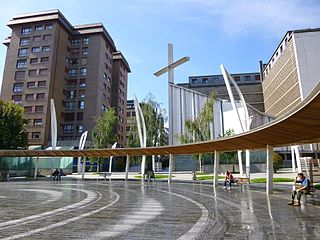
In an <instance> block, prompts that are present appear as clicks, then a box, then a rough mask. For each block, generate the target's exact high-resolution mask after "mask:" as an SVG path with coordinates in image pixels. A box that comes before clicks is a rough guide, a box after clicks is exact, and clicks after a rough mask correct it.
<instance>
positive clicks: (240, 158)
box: [238, 150, 243, 176]
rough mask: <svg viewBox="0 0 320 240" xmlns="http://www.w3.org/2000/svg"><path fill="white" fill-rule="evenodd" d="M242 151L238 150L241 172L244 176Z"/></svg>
mask: <svg viewBox="0 0 320 240" xmlns="http://www.w3.org/2000/svg"><path fill="white" fill-rule="evenodd" d="M241 154H242V151H241V150H238V162H239V172H240V175H241V176H243V166H242V156H241Z"/></svg>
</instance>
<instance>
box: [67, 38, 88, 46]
mask: <svg viewBox="0 0 320 240" xmlns="http://www.w3.org/2000/svg"><path fill="white" fill-rule="evenodd" d="M81 42H82V45H88V44H89V37H84V38H82V39H81V38H75V39H72V40H71V46H80V44H81Z"/></svg>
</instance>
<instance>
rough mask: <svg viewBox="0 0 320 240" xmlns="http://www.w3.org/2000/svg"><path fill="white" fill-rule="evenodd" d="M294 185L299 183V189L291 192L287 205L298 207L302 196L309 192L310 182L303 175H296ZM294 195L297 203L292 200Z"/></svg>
mask: <svg viewBox="0 0 320 240" xmlns="http://www.w3.org/2000/svg"><path fill="white" fill-rule="evenodd" d="M295 183H300V184H301V187H299V188H295V189H294V190H292V196H291V198H292V200H291V201H290V202H288V205H293V206H300V205H301V204H300V199H301V196H302V194H308V193H309V192H310V181H309V179H308V178H306V177H305V176H304V175H303V173H298V175H297V177H296V181H295ZM296 195H297V200H298V201H297V202H296V203H295V202H294V198H295V196H296Z"/></svg>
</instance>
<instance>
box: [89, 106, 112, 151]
mask: <svg viewBox="0 0 320 240" xmlns="http://www.w3.org/2000/svg"><path fill="white" fill-rule="evenodd" d="M116 123H117V117H116V112H115V110H114V109H113V108H110V109H109V110H108V111H107V112H105V113H104V114H103V115H101V116H100V117H98V118H96V125H95V126H94V128H93V131H92V141H93V146H94V148H106V147H108V146H110V145H111V144H112V143H114V142H115V141H116V139H117V135H116V133H115V131H114V129H115V127H116Z"/></svg>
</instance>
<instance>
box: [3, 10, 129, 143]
mask: <svg viewBox="0 0 320 240" xmlns="http://www.w3.org/2000/svg"><path fill="white" fill-rule="evenodd" d="M8 26H9V27H10V28H11V29H12V34H11V36H10V37H8V38H7V39H6V40H5V41H4V44H5V45H6V46H7V55H6V61H5V70H4V75H3V83H2V90H1V98H2V99H4V100H13V101H14V102H16V103H17V104H21V105H22V106H23V107H24V108H25V118H26V119H27V121H28V125H27V131H28V134H29V145H41V146H48V145H50V139H51V136H50V99H54V101H55V108H56V113H57V114H56V115H57V124H58V145H78V140H79V138H80V136H81V134H82V133H83V132H84V131H89V133H88V141H89V143H90V140H91V135H92V129H93V127H94V125H95V118H96V117H98V116H100V115H101V114H103V113H104V112H105V111H107V110H108V109H109V108H110V107H114V108H115V110H116V112H117V115H118V119H119V121H118V127H117V129H116V131H117V134H118V142H119V144H120V145H125V136H126V135H125V130H124V126H125V122H126V120H125V119H126V114H125V109H126V98H127V82H128V73H129V72H130V68H129V65H128V63H127V61H126V59H125V58H124V56H123V55H122V54H121V52H119V51H118V50H117V49H116V46H115V44H114V42H113V40H112V38H111V36H110V35H109V34H108V32H107V30H106V29H105V27H104V26H103V24H101V23H97V24H86V25H78V26H72V25H71V24H70V23H69V22H68V20H67V19H66V18H65V17H64V16H63V15H62V14H61V12H60V11H59V10H50V11H44V12H38V13H31V14H24V15H18V16H15V17H13V18H12V19H11V20H10V21H9V23H8Z"/></svg>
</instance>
